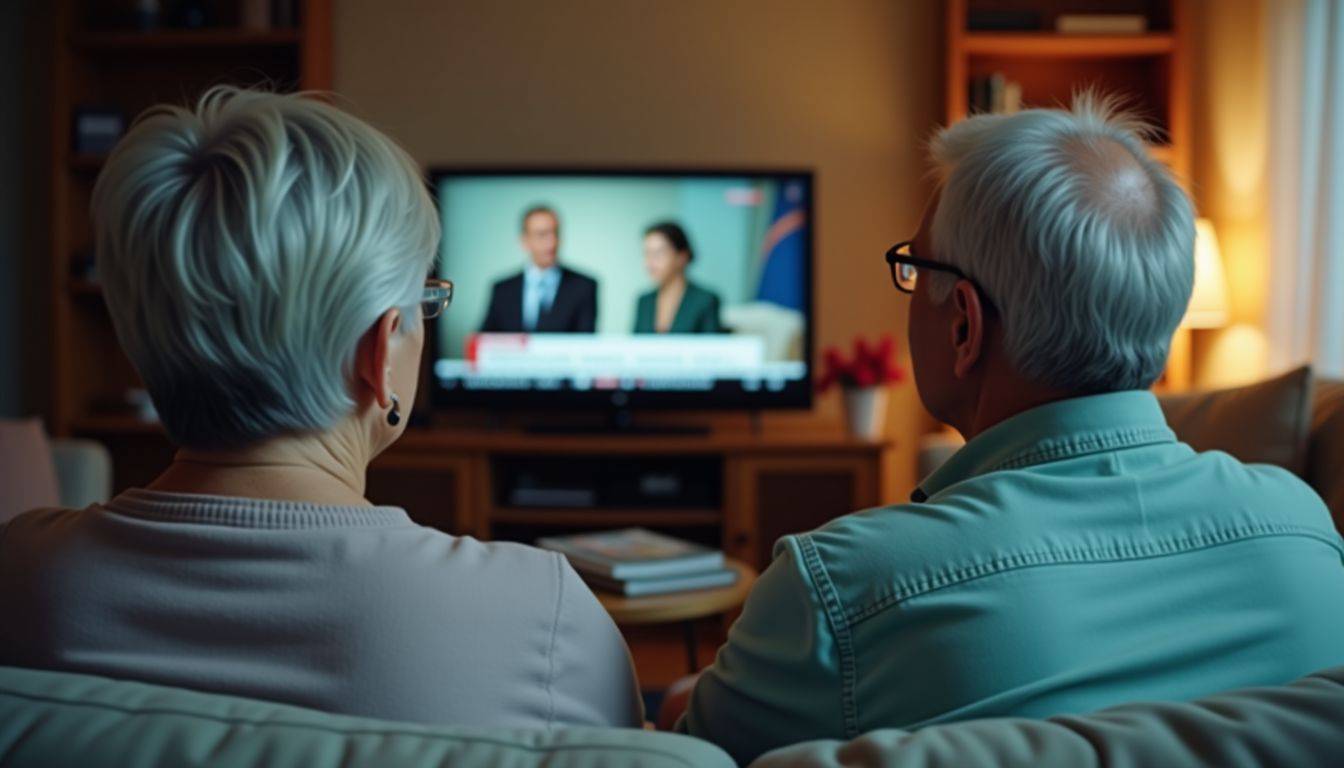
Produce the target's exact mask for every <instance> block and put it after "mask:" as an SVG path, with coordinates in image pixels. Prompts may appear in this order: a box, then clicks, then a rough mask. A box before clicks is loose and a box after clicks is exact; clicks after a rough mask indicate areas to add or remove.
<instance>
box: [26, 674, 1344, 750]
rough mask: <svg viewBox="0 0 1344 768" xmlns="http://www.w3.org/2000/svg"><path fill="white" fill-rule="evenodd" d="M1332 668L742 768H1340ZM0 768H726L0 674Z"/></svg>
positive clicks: (660, 745)
mask: <svg viewBox="0 0 1344 768" xmlns="http://www.w3.org/2000/svg"><path fill="white" fill-rule="evenodd" d="M1341 723H1344V667H1341V668H1337V669H1332V670H1327V671H1325V672H1322V673H1320V674H1317V675H1312V676H1309V677H1306V678H1303V679H1301V680H1298V681H1296V682H1294V683H1292V684H1290V685H1285V686H1281V687H1275V688H1260V689H1247V690H1244V691H1239V692H1232V693H1226V694H1222V695H1220V696H1213V697H1209V698H1206V699H1201V700H1199V701H1194V702H1188V703H1154V704H1130V705H1126V706H1122V707H1115V708H1113V709H1108V710H1103V711H1102V712H1098V713H1095V714H1090V715H1084V716H1071V717H1053V718H1050V719H1048V720H1027V719H1009V718H1004V719H995V720H973V721H969V722H965V723H956V724H951V725H940V726H933V727H929V728H924V729H922V730H919V731H915V732H905V731H898V730H881V731H875V732H872V733H869V734H866V735H864V736H862V737H860V738H857V739H855V740H853V741H851V742H848V743H843V742H834V741H821V742H808V743H804V744H799V745H795V746H791V747H786V748H784V749H780V750H776V751H774V752H771V753H769V754H766V755H764V756H762V757H761V758H760V759H758V760H757V761H756V762H755V763H753V764H752V765H753V767H754V768H840V767H841V766H843V767H844V768H943V767H946V768H952V767H954V766H956V767H961V766H977V765H995V766H1003V767H1004V768H1018V767H1020V768H1028V767H1029V766H1030V767H1033V768H1054V767H1056V766H1058V767H1059V768H1065V767H1066V766H1067V767H1068V768H1092V767H1095V768H1101V767H1102V766H1144V765H1150V766H1162V768H1184V767H1186V766H1189V767H1190V768H1195V767H1200V768H1203V767H1205V766H1207V767H1209V768H1212V767H1213V766H1219V767H1220V768H1242V767H1245V768H1250V767H1251V766H1262V765H1263V766H1294V767H1295V768H1308V767H1309V766H1331V765H1339V764H1340V763H1339V761H1340V759H1341V757H1342V756H1344V728H1342V727H1341V726H1340V724H1341ZM0 765H3V766H6V767H7V768H104V767H107V768H111V767H112V766H117V767H118V768H159V767H162V768H193V767H194V766H220V767H226V768H234V767H239V768H241V767H243V766H267V767H268V768H300V767H302V768H328V767H330V768H336V767H337V766H340V767H341V768H446V767H447V766H453V768H477V766H502V767H508V768H580V767H583V768H618V767H626V766H628V767H629V768H691V767H695V768H728V767H729V766H732V765H733V762H732V760H731V759H729V757H728V755H726V754H725V753H724V752H723V751H721V750H720V749H718V748H717V747H715V746H713V745H711V744H708V743H705V742H702V741H698V740H696V739H693V738H690V737H688V736H681V735H678V734H674V733H664V732H661V731H639V730H629V729H615V728H613V729H594V728H570V729H563V730H557V731H551V732H545V731H523V730H510V729H505V728H485V729H482V728H467V727H452V726H440V727H434V726H425V725H412V724H407V723H396V722H388V721H382V720H373V719H368V718H357V717H345V716H340V715H331V714H326V713H323V712H317V711H315V710H310V709H303V708H301V707H293V706H288V705H283V704H271V703H267V702H261V701H249V700H246V699H240V698H236V697H232V696H220V695H215V694H206V693H198V692H195V691H187V690H181V689H174V688H165V687H161V686H155V685H146V684H143V683H135V682H130V681H125V680H109V679H106V678H100V677H93V676H89V675H78V674H71V673H66V672H50V671H43V670H33V669H18V668H15V667H0Z"/></svg>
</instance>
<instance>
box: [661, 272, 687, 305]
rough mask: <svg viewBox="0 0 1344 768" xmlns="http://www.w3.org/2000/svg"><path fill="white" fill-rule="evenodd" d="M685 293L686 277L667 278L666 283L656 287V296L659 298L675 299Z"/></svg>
mask: <svg viewBox="0 0 1344 768" xmlns="http://www.w3.org/2000/svg"><path fill="white" fill-rule="evenodd" d="M685 292H686V276H685V275H674V276H672V277H670V278H668V280H667V282H665V283H663V284H662V285H660V286H658V296H659V297H660V298H668V299H671V298H676V297H678V296H681V295H682V294H683V293H685Z"/></svg>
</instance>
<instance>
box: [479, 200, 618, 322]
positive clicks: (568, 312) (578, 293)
mask: <svg viewBox="0 0 1344 768" xmlns="http://www.w3.org/2000/svg"><path fill="white" fill-rule="evenodd" d="M519 240H520V242H521V243H522V246H523V250H525V251H527V254H528V258H529V262H528V264H527V266H526V267H525V268H524V269H523V271H522V272H519V273H518V274H515V275H513V276H511V277H506V278H504V279H503V280H500V281H499V282H497V283H495V285H494V288H493V289H491V292H490V306H489V309H487V310H486V312H485V321H484V322H482V323H481V332H482V333H593V332H594V331H595V329H596V326H597V281H596V280H594V279H592V278H591V277H588V276H587V275H584V274H581V273H579V272H575V271H574V270H572V269H568V268H566V267H562V266H560V264H559V252H560V217H559V216H558V215H557V214H556V212H555V210H554V209H552V208H551V207H550V206H546V205H536V206H533V207H531V208H529V209H527V211H525V212H524V213H523V221H522V235H521V236H520V238H519Z"/></svg>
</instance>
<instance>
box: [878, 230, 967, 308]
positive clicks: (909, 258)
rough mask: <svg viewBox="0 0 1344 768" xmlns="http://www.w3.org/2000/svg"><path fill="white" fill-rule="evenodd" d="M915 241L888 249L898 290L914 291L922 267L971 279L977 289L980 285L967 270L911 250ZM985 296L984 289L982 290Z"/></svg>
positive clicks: (889, 260) (888, 263) (890, 264)
mask: <svg viewBox="0 0 1344 768" xmlns="http://www.w3.org/2000/svg"><path fill="white" fill-rule="evenodd" d="M913 242H914V241H912V240H906V241H905V242H903V243H897V244H895V245H893V246H891V248H889V249H887V266H888V267H889V268H890V269H891V282H892V285H895V286H896V290H898V291H900V292H901V293H914V292H915V283H916V282H918V280H919V271H920V270H921V269H933V270H937V271H940V272H947V273H948V274H952V275H956V276H957V277H958V278H960V279H962V280H967V281H969V282H970V283H971V284H972V285H975V287H976V290H979V289H980V286H978V285H976V284H975V281H974V280H971V278H969V277H967V276H966V273H965V272H962V271H961V270H960V269H957V268H956V267H954V266H952V265H951V264H943V263H942V262H938V261H931V260H929V259H921V258H919V257H918V256H915V255H914V254H913V253H911V252H910V246H911V245H912V244H913ZM980 294H981V295H982V296H983V295H984V291H980Z"/></svg>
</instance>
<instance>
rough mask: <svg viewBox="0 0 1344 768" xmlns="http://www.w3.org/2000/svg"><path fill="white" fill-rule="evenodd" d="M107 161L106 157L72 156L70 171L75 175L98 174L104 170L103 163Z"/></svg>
mask: <svg viewBox="0 0 1344 768" xmlns="http://www.w3.org/2000/svg"><path fill="white" fill-rule="evenodd" d="M106 161H107V156H106V155H86V154H80V155H71V156H70V170H72V171H74V172H75V173H92V174H97V173H98V172H99V171H101V170H103V163H104V162H106Z"/></svg>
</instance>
